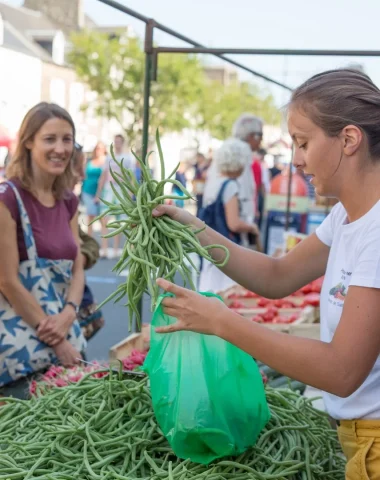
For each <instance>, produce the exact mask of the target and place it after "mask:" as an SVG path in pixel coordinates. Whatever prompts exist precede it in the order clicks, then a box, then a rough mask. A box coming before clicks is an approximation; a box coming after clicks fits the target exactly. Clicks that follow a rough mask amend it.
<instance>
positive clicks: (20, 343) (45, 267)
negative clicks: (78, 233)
mask: <svg viewBox="0 0 380 480" xmlns="http://www.w3.org/2000/svg"><path fill="white" fill-rule="evenodd" d="M1 187H2V188H12V189H13V191H14V193H15V195H16V199H17V204H18V208H19V212H20V219H21V225H22V229H23V234H24V241H25V247H26V250H27V254H28V259H27V260H25V261H22V262H20V265H19V279H20V281H21V283H22V284H23V286H24V287H25V288H26V289H27V290H28V291H29V292H30V293H31V294H32V295H33V297H34V298H35V299H36V301H37V302H38V304H39V305H40V307H41V308H42V309H43V311H44V312H45V314H46V315H55V314H57V313H60V312H61V311H62V309H63V307H64V306H65V299H66V297H67V293H68V290H69V287H70V282H71V277H72V267H73V261H72V260H50V259H46V258H39V257H38V255H37V248H36V243H35V240H34V236H33V231H32V227H31V224H30V220H29V217H28V214H27V212H26V210H25V206H24V204H23V202H22V199H21V196H20V194H19V192H18V190H17V188H16V187H15V186H14V185H13V184H12V183H11V182H9V181H8V182H6V183H4V184H3V185H2V186H1ZM67 340H68V341H69V342H70V343H71V344H72V345H73V346H74V348H76V349H77V350H78V351H79V352H81V351H83V350H84V349H85V348H86V340H85V338H84V336H83V333H82V331H81V328H80V325H79V322H78V321H77V320H75V321H74V322H73V324H72V326H71V328H70V330H69V333H68V336H67ZM56 361H57V358H56V356H55V353H54V350H53V349H52V348H51V347H49V346H48V345H47V344H46V343H44V342H41V340H39V338H38V337H37V333H36V330H35V329H34V328H33V327H31V326H30V325H29V324H28V323H26V322H25V321H24V320H23V319H22V318H21V317H20V316H19V315H17V313H16V312H15V311H14V309H13V307H12V305H10V303H9V302H8V300H7V299H6V298H5V297H4V295H3V294H1V293H0V387H1V386H3V385H6V384H8V383H11V382H14V381H15V380H18V379H19V378H22V377H25V376H27V375H29V374H30V373H33V372H37V371H40V370H43V369H44V368H46V367H48V366H49V365H51V364H52V363H55V362H56Z"/></svg>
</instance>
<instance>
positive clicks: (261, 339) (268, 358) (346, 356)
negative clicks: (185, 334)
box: [157, 279, 380, 397]
mask: <svg viewBox="0 0 380 480" xmlns="http://www.w3.org/2000/svg"><path fill="white" fill-rule="evenodd" d="M157 283H158V284H159V285H160V286H161V287H162V288H163V289H164V290H166V291H169V292H172V293H174V295H175V297H174V298H165V299H164V300H163V302H162V304H163V306H164V311H165V313H167V314H168V315H171V316H173V317H175V318H177V320H178V321H177V323H176V324H173V325H170V326H168V327H163V328H160V329H157V331H159V332H161V333H167V332H174V331H178V330H191V331H196V332H199V333H206V334H211V335H217V336H219V337H221V338H224V339H225V340H226V341H228V342H230V343H232V344H234V345H236V346H237V347H239V348H240V349H242V350H244V351H246V352H247V353H249V354H250V355H251V356H252V357H254V358H255V359H257V360H260V361H261V362H263V363H264V364H266V365H268V366H270V367H271V368H274V369H275V370H277V371H279V372H280V373H282V374H283V375H286V376H289V377H291V378H293V379H295V380H299V381H301V382H304V383H306V384H307V385H311V386H313V387H315V388H318V389H321V390H324V391H326V392H330V393H332V394H334V395H337V396H340V397H348V396H349V395H351V394H352V393H354V392H355V391H356V390H357V389H358V388H359V387H360V385H362V383H363V382H364V380H365V379H366V377H367V376H368V374H369V373H370V371H371V369H372V368H373V365H374V364H375V361H376V359H377V358H378V356H379V354H380V322H379V318H378V317H379V314H378V311H379V308H378V306H379V303H380V289H374V288H365V287H356V286H355V287H350V288H349V290H348V294H347V297H346V299H345V304H344V308H343V313H342V318H341V320H340V322H339V325H338V328H337V330H336V332H335V335H334V338H333V340H332V342H331V343H325V342H322V341H319V340H311V339H306V338H301V337H295V336H292V335H288V334H285V333H279V332H274V331H272V330H270V329H268V328H266V327H264V326H262V325H259V324H257V323H255V322H251V321H250V320H247V319H245V318H244V317H241V316H240V315H238V314H236V313H234V312H232V311H231V310H229V309H228V308H227V307H226V306H225V304H223V303H222V302H220V300H217V299H209V298H205V297H202V296H201V295H199V294H197V293H195V292H192V291H190V290H186V289H184V288H182V287H178V286H176V285H173V284H171V283H170V282H167V281H166V280H162V279H161V280H159V281H158V282H157ZM359 325H360V328H358V326H359Z"/></svg>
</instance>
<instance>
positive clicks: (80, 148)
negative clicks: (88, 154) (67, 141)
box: [74, 142, 83, 152]
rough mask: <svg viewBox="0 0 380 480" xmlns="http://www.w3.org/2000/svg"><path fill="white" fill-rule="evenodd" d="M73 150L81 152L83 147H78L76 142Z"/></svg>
mask: <svg viewBox="0 0 380 480" xmlns="http://www.w3.org/2000/svg"><path fill="white" fill-rule="evenodd" d="M74 148H75V150H78V152H81V151H82V150H83V145H80V144H79V143H78V142H74Z"/></svg>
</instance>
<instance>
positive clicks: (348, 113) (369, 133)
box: [289, 69, 380, 158]
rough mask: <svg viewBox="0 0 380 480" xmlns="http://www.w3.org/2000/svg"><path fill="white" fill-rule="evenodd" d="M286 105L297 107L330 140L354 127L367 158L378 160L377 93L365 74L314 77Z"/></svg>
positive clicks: (379, 110)
mask: <svg viewBox="0 0 380 480" xmlns="http://www.w3.org/2000/svg"><path fill="white" fill-rule="evenodd" d="M289 105H290V106H293V105H294V106H296V107H300V108H301V109H302V110H303V111H304V112H305V113H306V114H307V116H308V117H309V118H310V119H311V120H312V121H313V122H314V123H315V124H316V125H318V126H319V127H320V128H321V129H322V130H323V131H324V132H325V133H326V135H328V136H330V137H336V136H338V135H339V134H340V132H341V131H342V130H343V128H344V127H346V126H347V125H355V126H356V127H358V128H360V130H361V131H362V132H363V133H364V135H365V138H366V139H367V144H368V150H369V154H370V156H371V157H372V158H380V90H379V89H378V88H377V86H376V85H375V84H374V83H373V82H372V80H371V79H370V78H369V77H368V76H367V75H366V74H364V73H362V72H360V71H358V70H355V69H339V70H329V71H327V72H323V73H320V74H318V75H314V76H313V77H311V78H310V79H309V80H307V81H306V82H305V83H303V84H302V85H301V86H300V87H298V88H297V89H296V90H295V91H294V92H293V94H292V97H291V100H290V103H289Z"/></svg>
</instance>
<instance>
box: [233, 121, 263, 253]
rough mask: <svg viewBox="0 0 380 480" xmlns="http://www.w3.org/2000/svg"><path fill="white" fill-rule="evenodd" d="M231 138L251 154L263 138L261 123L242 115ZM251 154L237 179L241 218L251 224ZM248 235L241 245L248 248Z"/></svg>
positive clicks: (253, 199)
mask: <svg viewBox="0 0 380 480" xmlns="http://www.w3.org/2000/svg"><path fill="white" fill-rule="evenodd" d="M232 136H233V137H235V138H238V139H239V140H241V141H243V142H245V143H246V144H247V145H249V147H250V149H251V152H257V151H258V150H259V148H260V144H261V140H262V138H263V121H262V120H261V118H259V117H256V116H255V115H252V114H251V113H243V114H242V115H241V116H240V117H239V118H238V119H237V120H236V122H235V123H234V125H233V127H232ZM252 160H253V158H252V153H251V158H250V161H249V162H248V163H247V164H246V166H245V168H244V171H243V172H242V175H241V177H240V178H239V200H240V204H241V216H242V218H243V219H244V220H246V221H247V222H253V221H254V218H255V217H256V210H257V193H258V192H257V187H256V183H255V179H254V176H253V172H252ZM249 243H250V242H249V241H248V235H243V245H245V246H248V244H249Z"/></svg>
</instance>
